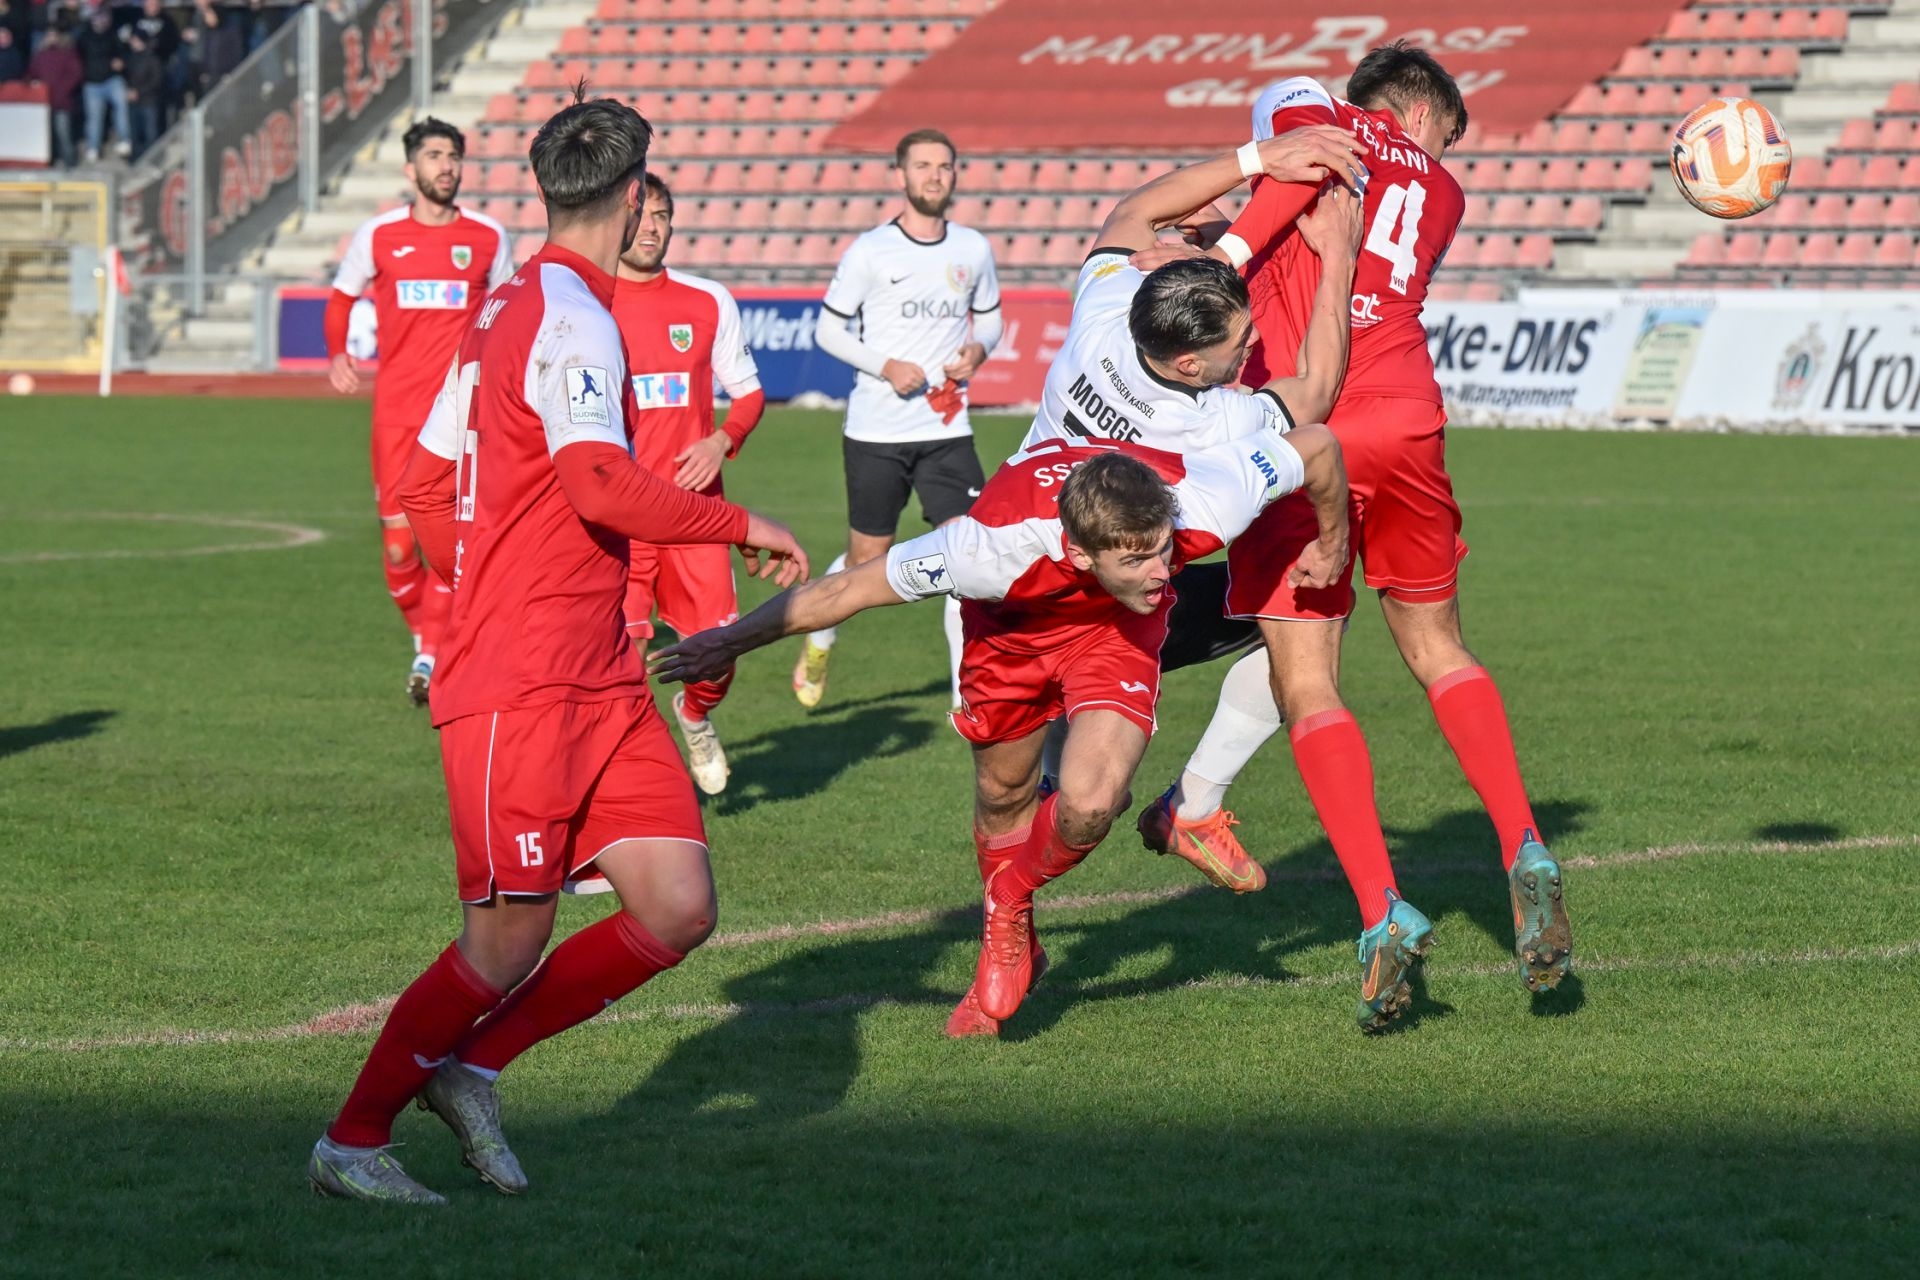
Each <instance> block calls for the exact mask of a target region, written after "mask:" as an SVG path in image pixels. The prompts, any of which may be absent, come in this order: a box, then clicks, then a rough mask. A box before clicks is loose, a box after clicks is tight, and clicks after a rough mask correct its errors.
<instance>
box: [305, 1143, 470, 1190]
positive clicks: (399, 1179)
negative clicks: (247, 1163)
mask: <svg viewBox="0 0 1920 1280" xmlns="http://www.w3.org/2000/svg"><path fill="white" fill-rule="evenodd" d="M387 1150H388V1149H387V1148H386V1147H343V1146H341V1145H340V1144H339V1143H337V1142H335V1141H334V1140H333V1139H332V1138H329V1137H327V1136H326V1135H324V1134H322V1135H321V1138H320V1141H318V1142H316V1143H314V1144H313V1155H312V1156H310V1157H309V1158H308V1160H307V1182H308V1184H309V1185H311V1186H312V1187H313V1193H314V1194H315V1195H318V1196H339V1197H340V1198H342V1199H344V1200H370V1201H372V1202H374V1203H376V1204H445V1203H446V1202H447V1198H446V1197H445V1196H443V1195H441V1194H440V1193H439V1192H437V1191H431V1190H429V1189H427V1188H426V1187H423V1186H421V1185H420V1184H419V1183H417V1182H415V1181H414V1180H413V1179H412V1178H409V1177H408V1176H407V1171H406V1170H405V1169H402V1168H401V1167H400V1162H399V1161H398V1160H395V1159H394V1158H393V1157H392V1156H390V1155H388V1154H387Z"/></svg>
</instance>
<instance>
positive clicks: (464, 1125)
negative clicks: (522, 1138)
mask: <svg viewBox="0 0 1920 1280" xmlns="http://www.w3.org/2000/svg"><path fill="white" fill-rule="evenodd" d="M418 1103H419V1107H420V1109H421V1110H422V1111H431V1112H433V1114H435V1115H437V1116H439V1117H440V1118H441V1119H442V1120H444V1121H446V1122H447V1128H449V1129H451V1130H453V1136H454V1137H456V1138H458V1139H460V1160H461V1163H463V1164H465V1165H466V1166H467V1167H468V1168H469V1169H472V1170H473V1171H474V1172H475V1173H477V1174H479V1175H480V1177H481V1179H482V1180H483V1181H485V1182H488V1183H490V1184H491V1185H492V1186H493V1187H494V1188H495V1189H496V1190H497V1191H499V1192H500V1194H502V1195H508V1196H517V1195H519V1194H520V1193H521V1192H522V1191H525V1190H526V1189H527V1175H526V1174H525V1173H523V1172H521V1170H520V1162H519V1161H518V1160H517V1159H515V1158H514V1154H513V1151H512V1149H511V1148H509V1147H508V1146H507V1137H506V1135H505V1134H504V1133H502V1132H500V1094H499V1092H498V1091H497V1090H495V1089H494V1087H493V1081H491V1080H489V1079H487V1078H486V1077H485V1076H482V1075H476V1074H475V1073H474V1072H473V1071H471V1070H470V1069H468V1068H467V1067H464V1066H462V1065H461V1064H460V1062H459V1060H458V1059H456V1058H448V1059H447V1060H446V1061H445V1062H443V1063H441V1064H440V1069H439V1070H438V1071H436V1072H434V1073H433V1079H431V1080H429V1081H427V1087H426V1088H424V1089H422V1090H421V1091H420V1097H419V1099H418Z"/></svg>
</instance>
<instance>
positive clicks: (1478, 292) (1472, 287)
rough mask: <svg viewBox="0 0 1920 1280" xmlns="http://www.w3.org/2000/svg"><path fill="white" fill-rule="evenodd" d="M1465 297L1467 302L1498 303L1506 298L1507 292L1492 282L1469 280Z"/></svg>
mask: <svg viewBox="0 0 1920 1280" xmlns="http://www.w3.org/2000/svg"><path fill="white" fill-rule="evenodd" d="M1465 296H1466V300H1467V301H1468V302H1498V301H1500V300H1501V299H1502V298H1504V297H1506V296H1507V291H1506V290H1505V289H1503V288H1501V287H1500V285H1499V284H1498V283H1497V282H1496V281H1493V280H1471V281H1468V283H1467V289H1466V294H1465Z"/></svg>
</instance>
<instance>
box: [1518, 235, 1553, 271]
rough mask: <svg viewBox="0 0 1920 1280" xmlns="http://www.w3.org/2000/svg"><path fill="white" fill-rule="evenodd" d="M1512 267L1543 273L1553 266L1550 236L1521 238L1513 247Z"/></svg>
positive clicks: (1551, 238) (1551, 239)
mask: <svg viewBox="0 0 1920 1280" xmlns="http://www.w3.org/2000/svg"><path fill="white" fill-rule="evenodd" d="M1513 265H1515V266H1516V267H1522V268H1524V269H1526V270H1529V271H1545V270H1548V269H1549V268H1551V267H1552V266H1553V237H1552V236H1523V237H1521V239H1520V241H1519V243H1518V244H1517V245H1516V246H1515V252H1514V258H1513Z"/></svg>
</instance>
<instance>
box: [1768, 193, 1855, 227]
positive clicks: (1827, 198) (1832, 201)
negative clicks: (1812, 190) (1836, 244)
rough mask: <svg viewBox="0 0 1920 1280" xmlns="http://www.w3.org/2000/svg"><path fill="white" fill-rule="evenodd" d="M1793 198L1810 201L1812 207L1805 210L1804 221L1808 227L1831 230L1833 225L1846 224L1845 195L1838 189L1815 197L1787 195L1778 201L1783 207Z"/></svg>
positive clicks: (1841, 225) (1842, 225) (1840, 225)
mask: <svg viewBox="0 0 1920 1280" xmlns="http://www.w3.org/2000/svg"><path fill="white" fill-rule="evenodd" d="M1794 200H1800V201H1810V203H1811V206H1812V207H1811V208H1810V209H1808V211H1807V217H1806V222H1805V225H1807V226H1809V227H1820V228H1824V229H1827V230H1832V229H1833V228H1835V227H1844V226H1846V225H1847V197H1846V196H1845V195H1843V194H1842V193H1840V192H1838V191H1832V192H1828V193H1826V194H1825V195H1821V196H1816V197H1808V196H1788V197H1787V198H1786V199H1785V200H1782V201H1781V202H1780V203H1781V205H1782V207H1784V206H1785V205H1786V204H1787V203H1788V202H1789V201H1794Z"/></svg>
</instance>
